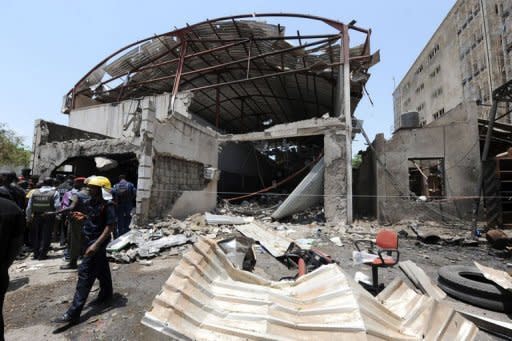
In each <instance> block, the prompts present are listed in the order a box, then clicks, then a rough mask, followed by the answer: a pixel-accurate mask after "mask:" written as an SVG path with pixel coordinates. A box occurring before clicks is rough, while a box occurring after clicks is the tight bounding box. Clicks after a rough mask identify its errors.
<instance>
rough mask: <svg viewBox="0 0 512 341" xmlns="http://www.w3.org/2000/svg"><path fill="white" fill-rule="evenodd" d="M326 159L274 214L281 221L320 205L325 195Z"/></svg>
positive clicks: (303, 180)
mask: <svg viewBox="0 0 512 341" xmlns="http://www.w3.org/2000/svg"><path fill="white" fill-rule="evenodd" d="M324 169H325V166H324V158H323V157H322V158H321V159H320V161H318V163H317V164H316V165H315V166H314V167H313V168H312V169H311V171H310V172H309V173H308V174H307V175H306V176H305V177H304V179H302V181H301V182H300V183H299V185H298V186H297V187H296V188H295V189H294V190H293V192H292V193H290V195H289V196H288V197H287V198H286V200H285V201H284V202H283V203H282V204H281V206H279V207H278V208H277V210H276V211H275V212H274V213H272V218H274V219H280V218H284V217H287V216H290V215H292V214H294V213H296V212H301V211H304V210H305V209H308V208H310V207H312V206H314V205H317V204H320V203H321V202H322V200H323V196H322V195H323V194H324Z"/></svg>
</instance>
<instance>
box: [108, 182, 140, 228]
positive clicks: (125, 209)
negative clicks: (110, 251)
mask: <svg viewBox="0 0 512 341" xmlns="http://www.w3.org/2000/svg"><path fill="white" fill-rule="evenodd" d="M136 194H137V190H136V189H135V186H134V185H133V184H132V183H131V182H129V181H127V180H126V176H125V175H119V182H118V183H117V184H115V185H114V189H113V190H112V195H113V196H114V202H115V203H116V215H117V230H116V231H114V237H115V238H117V237H119V236H121V235H123V234H125V233H126V232H128V231H129V230H130V228H129V226H130V222H131V220H132V216H131V212H132V209H133V202H134V201H135V196H136Z"/></svg>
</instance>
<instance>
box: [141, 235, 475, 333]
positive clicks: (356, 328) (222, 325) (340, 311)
mask: <svg viewBox="0 0 512 341" xmlns="http://www.w3.org/2000/svg"><path fill="white" fill-rule="evenodd" d="M391 297H394V295H391ZM433 309H434V310H433V311H435V312H436V313H438V315H437V316H434V317H432V316H431V314H430V315H429V314H428V313H427V312H428V311H427V310H426V309H424V311H425V313H424V314H423V315H421V314H420V315H421V317H422V318H421V319H419V320H418V321H420V322H417V320H414V319H413V318H410V319H407V318H405V317H401V316H399V315H398V314H395V313H394V312H393V311H391V310H390V309H389V308H388V307H386V305H384V304H381V303H380V302H379V301H377V300H376V299H375V298H373V297H372V296H371V295H370V294H368V293H367V292H366V291H364V290H363V289H362V288H361V287H360V286H359V285H358V284H357V283H355V282H354V280H352V279H351V278H350V277H348V276H347V275H346V274H345V273H344V272H343V271H342V270H341V268H340V267H339V266H337V265H335V264H331V265H328V266H323V267H320V268H319V269H317V270H315V271H314V272H312V273H309V274H307V275H305V276H302V277H300V278H299V279H298V280H296V281H281V282H273V281H268V280H265V279H263V278H261V277H259V276H256V275H254V274H252V273H250V272H246V271H242V270H238V269H237V268H235V267H234V266H233V264H232V263H231V262H230V261H229V259H228V258H227V257H226V255H225V254H224V253H223V252H222V250H221V249H220V248H219V247H218V246H217V244H216V243H215V242H214V241H212V240H208V239H204V238H201V239H200V240H199V241H198V242H197V243H196V244H194V245H193V247H192V249H191V250H190V251H189V252H188V253H186V254H185V255H184V257H183V259H182V260H181V262H180V263H179V265H178V266H177V267H176V268H175V270H174V272H173V273H172V275H171V276H170V277H169V279H168V280H167V281H166V282H165V284H164V286H163V288H162V292H161V293H160V294H158V295H157V296H156V298H155V300H154V301H153V306H152V308H151V310H150V311H149V312H147V313H146V314H145V316H144V318H143V320H142V323H143V324H144V325H146V326H148V327H150V328H152V329H154V330H155V331H157V332H158V333H161V334H164V335H167V336H171V337H175V338H179V339H198V340H218V339H222V340H246V339H263V340H311V339H320V340H326V339H329V340H385V339H393V340H419V339H421V337H422V335H428V336H429V337H428V338H427V339H433V338H431V337H430V336H432V335H434V334H436V335H438V336H440V337H445V336H453V338H451V340H452V341H456V340H471V339H472V335H473V332H474V329H473V328H474V325H473V324H472V323H470V322H468V321H466V320H464V319H460V316H455V317H453V316H452V315H453V314H452V315H449V313H450V312H449V311H445V310H442V309H441V310H440V309H437V308H436V307H434V308H433ZM436 309H437V310H436ZM412 317H414V316H412ZM445 317H447V318H448V322H449V323H448V324H446V323H441V320H442V318H445ZM431 319H432V320H431ZM434 319H436V320H435V321H436V322H439V327H438V325H432V323H433V322H434V321H433V320H434ZM457 323H458V325H457ZM457 326H460V327H457ZM471 326H473V328H471ZM418 331H422V332H425V333H426V334H420V333H418ZM443 331H445V333H444V334H443V333H442V332H443ZM461 337H465V338H461Z"/></svg>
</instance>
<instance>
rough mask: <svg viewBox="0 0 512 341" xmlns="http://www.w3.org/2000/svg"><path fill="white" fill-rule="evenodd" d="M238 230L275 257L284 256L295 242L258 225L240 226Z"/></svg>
mask: <svg viewBox="0 0 512 341" xmlns="http://www.w3.org/2000/svg"><path fill="white" fill-rule="evenodd" d="M236 229H237V230H238V232H240V233H241V234H243V235H244V236H246V237H248V238H252V239H254V240H256V241H258V242H259V243H260V244H261V245H263V247H264V248H265V249H267V251H268V252H269V253H270V254H271V255H272V256H274V257H281V256H284V254H285V253H286V251H287V250H288V248H289V247H290V244H291V243H292V242H293V240H291V239H288V238H285V237H283V236H280V235H278V234H277V233H275V232H273V231H269V230H267V229H266V228H265V227H263V226H261V225H259V224H257V223H250V224H245V225H238V226H236Z"/></svg>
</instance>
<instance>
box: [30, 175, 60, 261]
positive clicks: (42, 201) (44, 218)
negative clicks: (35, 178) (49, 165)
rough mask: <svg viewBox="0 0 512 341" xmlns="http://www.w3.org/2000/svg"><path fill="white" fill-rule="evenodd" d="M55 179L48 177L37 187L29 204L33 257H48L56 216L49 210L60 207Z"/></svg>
mask: <svg viewBox="0 0 512 341" xmlns="http://www.w3.org/2000/svg"><path fill="white" fill-rule="evenodd" d="M53 183H54V181H53V179H52V178H46V179H45V180H44V182H43V186H42V187H41V188H39V189H36V190H35V191H34V192H33V193H32V195H31V196H30V199H29V201H28V205H27V211H26V215H27V220H28V221H30V220H32V230H31V231H30V233H31V240H32V248H33V249H34V256H33V259H39V260H43V259H46V258H47V253H48V250H49V249H50V243H51V235H52V228H53V223H54V218H55V217H54V216H52V215H48V214H47V213H48V212H52V211H55V210H58V209H59V208H60V196H59V192H57V190H56V189H55V187H53Z"/></svg>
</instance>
